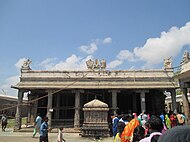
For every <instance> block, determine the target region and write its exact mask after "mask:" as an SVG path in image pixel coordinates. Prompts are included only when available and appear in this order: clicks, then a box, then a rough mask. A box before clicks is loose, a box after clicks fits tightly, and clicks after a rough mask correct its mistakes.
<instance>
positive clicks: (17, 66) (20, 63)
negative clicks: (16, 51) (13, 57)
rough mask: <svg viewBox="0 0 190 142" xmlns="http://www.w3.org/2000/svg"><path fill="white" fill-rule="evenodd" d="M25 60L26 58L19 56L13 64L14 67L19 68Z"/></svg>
mask: <svg viewBox="0 0 190 142" xmlns="http://www.w3.org/2000/svg"><path fill="white" fill-rule="evenodd" d="M25 60H26V58H20V59H19V60H18V61H17V63H16V64H15V67H16V68H17V69H20V68H21V66H22V65H23V63H24V61H25Z"/></svg>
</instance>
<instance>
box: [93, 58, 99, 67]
mask: <svg viewBox="0 0 190 142" xmlns="http://www.w3.org/2000/svg"><path fill="white" fill-rule="evenodd" d="M94 69H100V61H99V60H98V59H95V62H94Z"/></svg>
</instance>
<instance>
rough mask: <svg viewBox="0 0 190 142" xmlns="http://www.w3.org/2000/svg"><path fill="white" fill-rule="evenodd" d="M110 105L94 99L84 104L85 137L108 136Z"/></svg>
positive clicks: (83, 131)
mask: <svg viewBox="0 0 190 142" xmlns="http://www.w3.org/2000/svg"><path fill="white" fill-rule="evenodd" d="M108 110H109V108H108V105H107V104H106V103H104V102H102V101H99V100H98V99H94V100H92V101H90V102H88V103H86V104H85V105H84V108H83V111H84V122H83V126H82V128H81V131H82V136H84V137H108V136H109V127H108V121H107V120H108Z"/></svg>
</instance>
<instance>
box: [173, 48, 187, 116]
mask: <svg viewBox="0 0 190 142" xmlns="http://www.w3.org/2000/svg"><path fill="white" fill-rule="evenodd" d="M180 66H181V70H180V72H179V74H177V76H176V77H177V78H178V80H179V86H180V89H181V90H182V100H183V111H184V113H185V115H186V116H187V117H188V118H190V112H189V100H188V95H187V94H188V93H190V92H188V90H190V56H189V52H188V51H187V50H186V51H185V52H184V54H183V58H182V61H181V64H180Z"/></svg>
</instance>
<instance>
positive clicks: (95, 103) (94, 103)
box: [84, 99, 108, 108]
mask: <svg viewBox="0 0 190 142" xmlns="http://www.w3.org/2000/svg"><path fill="white" fill-rule="evenodd" d="M84 108H108V105H107V104H106V103H104V102H102V101H100V100H98V99H94V100H92V101H90V102H88V103H86V104H84Z"/></svg>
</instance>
